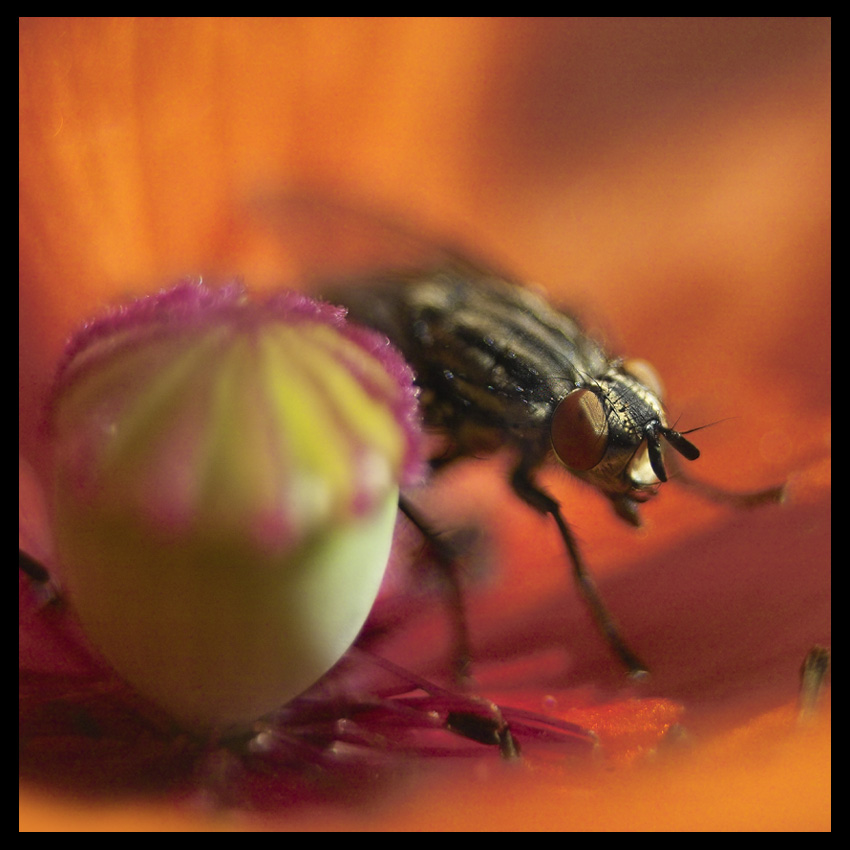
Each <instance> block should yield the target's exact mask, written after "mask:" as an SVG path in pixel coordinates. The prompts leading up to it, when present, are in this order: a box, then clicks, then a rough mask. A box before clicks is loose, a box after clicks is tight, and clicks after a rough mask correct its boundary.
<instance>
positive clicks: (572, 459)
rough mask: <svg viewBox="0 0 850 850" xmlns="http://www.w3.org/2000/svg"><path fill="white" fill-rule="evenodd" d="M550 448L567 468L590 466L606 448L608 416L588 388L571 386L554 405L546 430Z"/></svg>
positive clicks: (588, 467) (578, 468)
mask: <svg viewBox="0 0 850 850" xmlns="http://www.w3.org/2000/svg"><path fill="white" fill-rule="evenodd" d="M550 436H551V439H552V448H553V449H554V450H555V454H556V455H557V456H558V458H559V460H560V461H561V463H563V464H564V465H565V466H568V467H569V468H570V469H575V470H578V471H586V470H588V469H593V467H594V466H596V464H598V463H599V462H600V461H601V460H602V458H603V457H604V456H605V451H606V449H607V448H608V417H607V416H606V415H605V408H604V407H603V405H602V401H601V400H600V399H599V396H597V395H596V394H595V393H593V392H592V391H591V390H587V389H580V390H573V391H572V392H571V393H569V394H568V395H567V396H566V397H565V398H564V399H563V400H562V401H561V403H560V404H559V405H558V406H557V407H556V408H555V413H554V414H553V415H552V425H551V430H550Z"/></svg>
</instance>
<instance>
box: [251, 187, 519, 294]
mask: <svg viewBox="0 0 850 850" xmlns="http://www.w3.org/2000/svg"><path fill="white" fill-rule="evenodd" d="M248 213H249V216H250V219H251V222H252V226H253V227H256V228H259V229H260V230H262V231H265V232H267V233H270V235H271V237H272V238H273V239H274V240H275V241H276V242H278V243H279V244H280V245H281V248H282V250H283V251H284V252H285V254H286V258H287V261H288V266H289V267H290V268H291V269H292V270H293V271H292V272H291V274H292V276H293V280H291V281H290V280H286V281H281V283H285V284H290V283H291V284H292V285H293V287H294V288H298V289H308V290H310V291H311V292H320V291H322V290H329V289H330V288H331V287H333V288H334V289H342V288H343V287H347V284H348V283H349V282H350V283H351V284H352V285H355V284H359V283H360V282H362V281H365V280H366V279H369V280H373V281H374V280H378V279H380V277H381V272H393V273H394V276H396V277H398V273H400V272H401V273H403V272H405V271H409V272H413V271H416V270H418V271H421V270H422V269H431V268H440V267H446V266H455V265H468V266H469V267H470V268H474V269H476V270H477V274H478V275H481V274H482V273H490V274H492V273H496V272H500V270H497V269H495V268H494V267H492V266H491V265H490V264H488V263H485V262H482V261H480V260H479V258H478V257H475V256H474V254H473V253H472V252H470V251H468V250H467V249H466V246H463V245H460V244H458V243H457V241H456V240H450V239H447V238H442V237H441V235H439V234H438V233H436V232H435V229H434V228H433V227H431V226H429V225H428V224H426V223H424V222H421V221H417V217H416V216H414V215H408V214H407V211H405V210H394V211H390V210H389V209H387V208H382V207H381V206H380V204H379V203H376V202H365V203H364V202H361V201H360V200H359V199H358V200H354V199H352V198H350V197H347V196H346V195H345V194H343V193H340V192H339V191H335V190H330V189H324V188H322V187H320V186H314V185H292V186H288V187H285V188H283V189H281V190H278V191H275V192H273V193H266V194H265V195H262V196H258V197H256V198H254V199H253V200H252V201H251V202H250V204H249V209H248ZM497 276H499V277H504V275H503V274H501V273H498V275H497Z"/></svg>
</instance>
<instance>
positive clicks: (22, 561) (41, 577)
mask: <svg viewBox="0 0 850 850" xmlns="http://www.w3.org/2000/svg"><path fill="white" fill-rule="evenodd" d="M18 569H19V570H20V571H21V572H22V573H23V574H24V575H25V576H26V577H27V578H28V579H29V580H30V582H32V585H33V587H34V588H35V589H36V590H37V592H38V594H39V595H40V596H41V597H42V599H43V602H44V603H45V604H47V605H61V603H62V594H61V592H60V590H59V587H58V585H57V584H56V582H55V581H54V579H53V576H51V575H50V573H49V572H48V570H47V568H46V567H45V566H44V564H42V563H41V562H40V561H36V559H35V558H33V557H32V556H31V555H28V554H27V553H26V552H24V550H23V549H20V548H19V549H18Z"/></svg>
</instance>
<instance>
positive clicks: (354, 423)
mask: <svg viewBox="0 0 850 850" xmlns="http://www.w3.org/2000/svg"><path fill="white" fill-rule="evenodd" d="M417 421H418V420H417V412H416V398H415V392H414V389H413V387H412V375H411V373H410V371H409V369H408V368H407V366H406V365H405V364H404V361H403V360H402V359H401V357H400V355H399V354H398V353H397V352H396V351H395V350H394V349H393V348H391V346H390V345H389V343H388V342H387V341H386V339H384V338H383V337H380V336H378V335H376V334H374V333H372V332H370V331H365V330H364V329H361V328H358V327H354V326H351V325H347V324H346V323H345V320H344V311H342V310H340V309H338V308H334V307H331V306H329V305H327V304H321V303H318V302H315V301H313V300H311V299H309V298H307V297H306V296H303V295H299V294H296V293H285V294H282V295H278V296H274V297H272V298H270V299H268V300H266V301H264V302H254V301H251V300H250V299H249V298H248V296H247V295H246V293H245V292H244V290H243V289H242V288H241V287H240V286H238V285H230V286H227V287H224V288H222V289H220V290H214V289H210V288H208V287H206V286H204V285H203V284H200V283H182V284H180V285H178V286H177V287H175V288H174V289H172V290H169V291H165V292H162V293H160V294H158V295H155V296H152V297H149V298H144V299H140V300H138V301H136V302H135V303H133V304H131V305H129V306H128V307H125V308H122V309H118V310H115V311H113V312H112V313H110V314H109V315H107V316H106V317H104V318H102V319H100V320H97V321H95V322H93V323H91V324H89V325H87V326H86V327H84V328H83V329H82V330H81V331H80V333H78V334H77V336H76V337H75V338H73V339H72V341H71V342H70V343H69V346H68V349H67V351H66V355H65V359H64V361H63V363H62V365H61V367H60V370H59V374H58V376H57V380H56V385H55V390H54V394H53V399H52V402H51V408H50V423H51V432H52V437H53V445H54V450H55V482H54V493H53V521H54V526H55V535H56V541H57V551H58V557H59V562H60V569H61V576H60V578H61V580H62V581H63V584H64V585H65V586H66V587H67V589H68V593H69V596H70V599H71V602H72V605H73V607H74V609H75V611H76V612H77V614H78V616H79V618H80V620H81V622H82V624H83V627H84V628H85V630H86V632H87V634H88V635H89V637H90V638H91V640H92V641H93V643H94V644H95V645H96V647H97V648H98V649H99V650H100V651H101V652H102V654H103V655H104V656H105V657H106V659H107V660H108V661H109V662H110V663H111V664H112V665H113V666H114V668H115V669H116V670H117V671H118V672H119V673H120V674H121V675H122V676H123V677H124V678H125V679H127V681H129V682H130V683H131V684H132V685H133V686H135V687H136V688H137V690H139V692H140V693H142V694H144V695H145V696H147V697H149V698H150V699H152V700H154V701H155V702H157V703H158V704H159V705H161V706H162V707H164V708H166V709H167V710H168V711H170V712H171V713H172V714H173V715H174V716H175V717H176V718H177V719H179V720H181V721H183V722H184V723H186V724H189V725H192V726H195V727H197V726H200V727H215V728H219V729H221V728H224V727H227V726H231V725H236V724H243V723H246V722H250V721H251V720H254V719H256V718H257V717H259V716H261V715H263V714H265V713H267V712H269V711H271V710H273V709H275V708H276V707H278V706H280V705H281V704H283V703H284V702H286V701H287V700H289V699H291V698H292V697H294V696H296V695H297V694H299V693H301V692H302V691H303V690H305V689H306V688H307V687H309V686H310V685H311V684H313V683H314V682H315V681H316V680H317V679H318V678H319V677H321V676H322V675H323V674H324V673H325V672H326V671H327V670H328V669H329V668H330V667H331V666H332V665H333V664H334V663H335V662H336V661H337V660H338V659H339V658H340V657H341V655H342V654H343V653H344V652H345V651H346V649H347V648H348V647H349V646H350V645H351V643H352V641H353V640H354V638H355V637H356V635H357V633H358V631H359V630H360V628H361V627H362V625H363V622H364V621H365V619H366V616H367V615H368V613H369V609H370V607H371V605H372V603H373V601H374V598H375V596H376V594H377V591H378V587H379V585H380V582H381V578H382V576H383V572H384V568H385V566H386V562H387V559H388V554H389V548H390V543H391V540H392V532H393V526H394V522H395V516H396V508H397V501H398V490H399V485H400V483H405V482H406V481H409V480H410V479H411V477H412V476H415V475H416V474H417V472H418V470H417V468H416V467H417V463H418V457H419V447H418V439H419V433H418V427H417Z"/></svg>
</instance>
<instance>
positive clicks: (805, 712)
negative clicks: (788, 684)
mask: <svg viewBox="0 0 850 850" xmlns="http://www.w3.org/2000/svg"><path fill="white" fill-rule="evenodd" d="M830 664H831V653H830V651H829V650H828V649H826V647H823V646H813V647H812V648H811V649H810V650H809V652H808V654H807V655H806V657H805V659H804V660H803V666H802V667H801V668H800V696H799V711H798V713H797V717H798V720H799V722H800V723H801V724H805V723H808V722H810V721H811V720H812V719H813V718H814V717H815V716H816V714H817V708H818V703H819V702H820V698H821V695H822V694H823V690H824V687H825V684H826V679H827V676H828V674H829V668H830Z"/></svg>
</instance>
